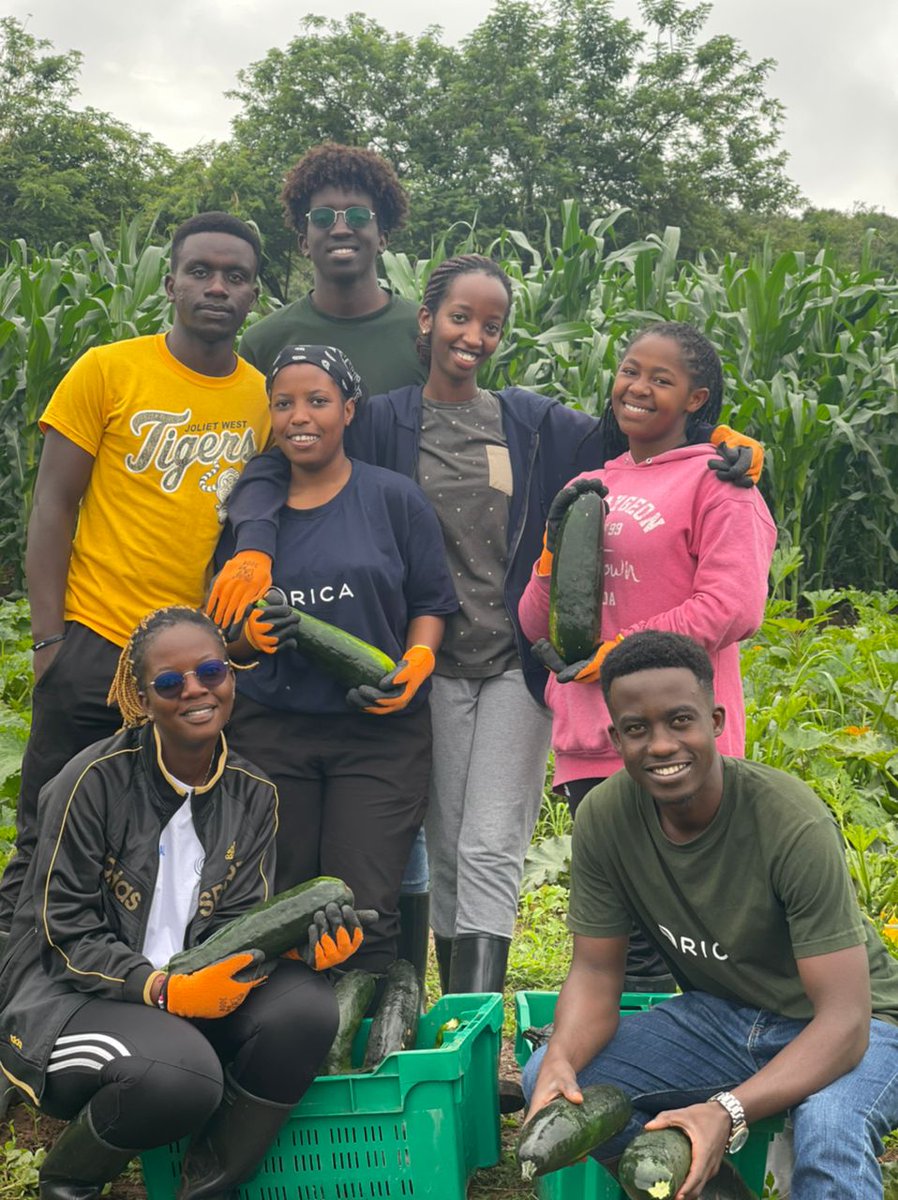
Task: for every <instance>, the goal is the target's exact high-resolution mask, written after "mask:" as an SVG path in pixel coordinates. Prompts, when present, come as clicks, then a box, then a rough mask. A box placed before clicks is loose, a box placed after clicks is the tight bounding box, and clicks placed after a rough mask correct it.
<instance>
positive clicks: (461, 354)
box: [450, 346, 480, 367]
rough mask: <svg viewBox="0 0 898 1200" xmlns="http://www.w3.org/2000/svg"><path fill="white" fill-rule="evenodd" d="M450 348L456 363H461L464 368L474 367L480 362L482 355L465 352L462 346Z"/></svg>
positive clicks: (470, 351) (469, 351)
mask: <svg viewBox="0 0 898 1200" xmlns="http://www.w3.org/2000/svg"><path fill="white" fill-rule="evenodd" d="M450 348H451V350H452V355H453V357H454V358H455V360H456V362H459V363H461V364H462V366H465V367H474V366H476V365H477V363H479V362H480V355H479V354H475V353H474V351H473V350H465V349H464V348H463V347H461V346H452V347H450Z"/></svg>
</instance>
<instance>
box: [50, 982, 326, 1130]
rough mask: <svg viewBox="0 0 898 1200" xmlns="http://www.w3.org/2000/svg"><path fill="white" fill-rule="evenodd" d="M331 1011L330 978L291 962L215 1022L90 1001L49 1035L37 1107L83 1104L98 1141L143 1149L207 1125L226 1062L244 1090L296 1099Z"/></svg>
mask: <svg viewBox="0 0 898 1200" xmlns="http://www.w3.org/2000/svg"><path fill="white" fill-rule="evenodd" d="M337 1019H338V1018H337V1002H336V999H335V997H334V991H333V988H332V987H331V985H330V983H328V981H327V979H325V978H323V977H322V976H321V975H317V974H315V972H314V971H312V970H310V969H309V968H308V967H307V966H306V965H305V964H304V963H299V962H293V961H290V960H282V961H281V962H280V963H279V964H278V967H277V969H276V970H275V971H274V972H272V974H271V975H270V977H269V979H268V982H267V983H265V984H263V985H262V986H261V987H258V988H255V989H254V990H253V991H252V992H250V994H249V996H248V997H247V998H246V1000H245V1001H244V1002H243V1004H242V1005H241V1006H240V1007H239V1008H238V1009H237V1010H236V1011H235V1012H233V1013H231V1015H230V1016H227V1017H223V1018H221V1019H220V1020H217V1021H187V1020H184V1019H183V1018H181V1017H174V1016H172V1015H171V1014H169V1013H165V1012H161V1011H160V1010H159V1009H155V1008H149V1007H147V1006H145V1005H139V1004H127V1003H124V1002H122V1001H116V1000H89V1001H88V1002H87V1004H85V1005H84V1006H83V1007H82V1008H80V1009H79V1010H78V1011H77V1012H76V1013H75V1015H74V1016H73V1017H72V1018H71V1020H69V1021H68V1022H66V1024H65V1026H64V1027H63V1029H62V1032H61V1034H60V1036H59V1038H57V1040H56V1044H55V1046H54V1048H53V1052H52V1054H51V1058H50V1065H49V1068H48V1071H47V1082H46V1087H45V1090H44V1096H43V1099H42V1102H41V1108H42V1109H43V1111H45V1112H46V1113H48V1114H49V1115H50V1116H52V1117H60V1118H62V1119H63V1120H69V1119H71V1118H72V1117H73V1116H74V1115H75V1114H76V1113H77V1112H79V1111H80V1110H81V1109H82V1108H83V1107H84V1106H85V1105H86V1104H87V1103H88V1102H89V1103H90V1110H91V1117H92V1119H93V1123H94V1128H95V1129H96V1131H97V1133H98V1134H99V1135H100V1137H101V1138H103V1140H104V1141H106V1142H109V1143H110V1144H111V1145H113V1146H120V1147H121V1148H122V1149H129V1150H148V1149H150V1148H151V1147H153V1146H161V1145H164V1144H166V1143H167V1142H173V1141H177V1140H178V1139H179V1138H182V1137H185V1136H187V1135H188V1134H192V1133H195V1132H196V1131H197V1130H198V1129H200V1128H201V1127H202V1126H203V1125H204V1124H205V1122H206V1121H207V1120H208V1118H209V1117H210V1116H211V1115H212V1113H213V1112H214V1111H215V1109H216V1108H217V1107H218V1105H219V1102H220V1101H221V1096H222V1086H223V1065H224V1066H226V1067H227V1068H228V1072H229V1074H230V1075H231V1076H232V1078H233V1079H234V1080H235V1082H236V1083H237V1084H238V1085H239V1086H240V1087H241V1088H243V1090H244V1091H246V1092H249V1093H250V1095H252V1096H258V1097H260V1098H261V1099H264V1100H269V1101H272V1102H274V1103H275V1104H295V1103H296V1102H297V1101H298V1100H299V1099H300V1098H301V1097H302V1096H303V1094H304V1093H305V1091H306V1089H307V1088H308V1086H309V1084H310V1083H311V1082H312V1080H313V1079H314V1078H315V1075H316V1072H317V1069H318V1067H319V1065H320V1064H321V1062H322V1060H323V1059H324V1056H325V1055H326V1054H327V1051H328V1049H329V1048H330V1044H331V1042H332V1041H333V1040H334V1036H335V1034H336V1032H337Z"/></svg>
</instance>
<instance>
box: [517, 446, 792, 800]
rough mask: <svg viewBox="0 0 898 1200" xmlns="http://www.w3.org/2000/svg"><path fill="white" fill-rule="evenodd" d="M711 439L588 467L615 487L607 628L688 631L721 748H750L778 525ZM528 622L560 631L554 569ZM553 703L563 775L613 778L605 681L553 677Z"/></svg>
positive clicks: (538, 583)
mask: <svg viewBox="0 0 898 1200" xmlns="http://www.w3.org/2000/svg"><path fill="white" fill-rule="evenodd" d="M714 453H715V451H714V448H713V447H712V446H710V445H708V444H707V443H706V442H703V443H701V444H700V445H695V446H683V447H682V448H680V449H678V450H668V451H667V452H666V453H665V454H659V455H657V456H656V457H655V458H648V459H646V460H645V461H644V462H641V463H634V462H633V460H632V458H631V457H630V455H629V453H627V454H622V455H621V456H620V457H619V458H615V459H613V460H612V461H611V462H609V463H606V464H605V466H604V467H603V468H602V470H601V471H589V472H587V473H586V474H585V475H583V476H580V478H587V479H588V478H597V479H601V480H602V482H603V483H604V484H605V486H606V487H607V488H608V492H609V494H608V504H609V508H610V511H609V514H608V517H607V520H606V522H605V595H604V602H603V607H602V639H603V640H607V639H609V638H613V637H615V636H616V635H617V634H618V633H622V634H625V635H626V634H631V633H637V632H638V631H639V630H640V629H661V630H669V631H672V632H674V633H684V634H687V635H688V636H689V637H692V638H694V639H695V640H696V641H697V642H699V643H700V644H701V645H702V646H704V648H705V649H706V650H707V651H708V654H709V655H710V656H711V662H712V664H713V666H714V687H715V693H716V697H717V702H718V703H719V704H722V705H723V706H724V708H725V709H726V727H725V729H724V731H723V734H722V735H721V737H720V738H719V739H718V749H719V750H720V752H721V753H722V754H731V755H736V756H738V757H741V756H743V755H744V754H745V701H744V699H743V696H742V679H741V676H740V674H739V642H740V641H741V640H742V639H743V638H746V637H748V636H749V635H750V634H752V633H754V631H755V630H756V629H757V628H758V626H759V625H760V623H761V621H762V619H763V616H764V603H765V600H766V598H767V574H768V571H769V568H770V559H771V555H772V554H773V548H774V546H775V545H776V526H775V525H774V523H773V520H772V518H771V516H770V513H769V512H768V511H767V506H766V504H765V503H764V501H763V499H762V498H761V494H760V493H759V491H758V489H757V488H739V487H734V486H733V484H731V483H722V482H721V481H720V480H719V479H718V478H717V475H716V474H715V473H714V472H713V471H711V470H709V469H708V465H707V463H708V459H709V458H711V457H712V456H713V455H714ZM518 614H519V616H520V621H521V628H522V629H523V631H524V633H525V634H526V636H527V637H528V638H529V639H530V640H531V641H536V639H537V638H541V637H548V635H549V580H548V579H547V578H544V577H542V576H539V575H537V574H536V570H535V568H534V571H533V574H532V575H531V577H530V582H529V583H528V584H527V587H526V589H525V590H524V595H523V596H522V597H521V603H520V607H519V609H518ZM546 703H547V704H548V705H549V707H550V708H551V710H552V714H553V724H552V744H553V747H554V749H555V780H554V782H555V786H556V787H558V786H559V785H560V784H562V783H566V782H567V781H568V780H572V779H591V778H603V777H605V776H607V775H611V774H613V772H615V771H617V770H619V769H620V768H621V766H622V765H623V764H622V763H621V760H620V758H619V756H618V755H617V753H616V752H615V750H614V747H613V746H612V744H611V739H610V738H609V736H608V731H607V728H608V724H609V717H608V709H607V708H606V706H605V701H604V698H603V697H602V689H601V685H600V684H598V683H565V684H559V683H558V681H557V680H556V678H555V676H554V675H550V676H549V682H548V684H547V686H546Z"/></svg>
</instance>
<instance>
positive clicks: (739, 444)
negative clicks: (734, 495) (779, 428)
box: [708, 425, 764, 487]
mask: <svg viewBox="0 0 898 1200" xmlns="http://www.w3.org/2000/svg"><path fill="white" fill-rule="evenodd" d="M710 440H711V445H712V446H716V447H717V455H718V457H717V458H711V459H709V460H708V467H709V468H710V470H712V471H716V472H717V478H718V479H722V480H723V482H724V483H732V484H735V485H736V487H753V486H754V484H756V483H757V482H758V481H759V479H760V478H761V471H762V470H763V469H764V447H763V446H762V445H761V443H760V442H756V441H755V439H754V438H750V437H746V435H745V434H744V433H739V431H738V430H736V429H730V427H729V425H718V426H717V427H716V428H715V429H713V430H712V431H711V439H710Z"/></svg>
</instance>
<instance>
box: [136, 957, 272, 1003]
mask: <svg viewBox="0 0 898 1200" xmlns="http://www.w3.org/2000/svg"><path fill="white" fill-rule="evenodd" d="M263 959H264V955H263V953H262V951H261V950H247V951H246V953H244V954H239V953H238V954H230V955H228V956H227V957H226V958H223V959H221V960H220V961H219V962H214V963H212V964H211V965H210V966H207V967H201V968H200V969H199V970H195V971H186V972H185V971H170V972H169V973H168V974H167V975H166V976H165V978H164V980H163V981H162V990H161V991H160V993H159V997H158V999H157V1000H156V1004H157V1005H158V1007H159V1008H161V1009H164V1010H165V1012H170V1013H174V1014H175V1016H176V1017H200V1018H205V1019H206V1020H215V1019H216V1018H218V1017H226V1016H228V1015H229V1014H230V1013H232V1012H233V1011H234V1009H235V1008H239V1007H240V1005H241V1004H242V1003H243V1001H244V1000H245V999H246V997H247V996H248V995H249V994H250V992H251V991H252V990H253V988H257V987H259V986H260V984H263V983H264V982H265V980H266V979H267V978H268V976H267V975H266V974H264V971H265V964H264V962H263Z"/></svg>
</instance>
